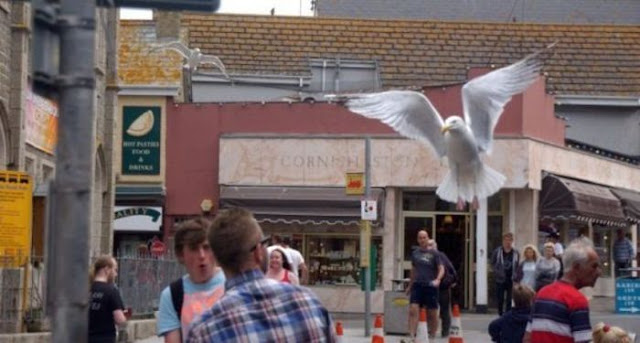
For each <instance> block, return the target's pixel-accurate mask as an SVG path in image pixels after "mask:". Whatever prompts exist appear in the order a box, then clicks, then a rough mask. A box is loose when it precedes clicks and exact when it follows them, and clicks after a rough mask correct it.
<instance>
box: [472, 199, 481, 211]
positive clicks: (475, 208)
mask: <svg viewBox="0 0 640 343" xmlns="http://www.w3.org/2000/svg"><path fill="white" fill-rule="evenodd" d="M479 207H480V204H479V203H478V197H477V196H474V197H473V201H472V202H471V209H472V210H473V211H476V210H478V208H479Z"/></svg>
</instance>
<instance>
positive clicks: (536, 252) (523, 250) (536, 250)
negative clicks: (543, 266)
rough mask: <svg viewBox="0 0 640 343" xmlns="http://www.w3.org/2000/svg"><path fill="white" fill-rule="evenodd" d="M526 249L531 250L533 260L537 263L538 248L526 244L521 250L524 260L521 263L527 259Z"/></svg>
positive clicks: (538, 256)
mask: <svg viewBox="0 0 640 343" xmlns="http://www.w3.org/2000/svg"><path fill="white" fill-rule="evenodd" d="M527 249H531V251H533V260H534V261H538V259H539V258H540V253H539V252H538V248H536V246H535V245H533V244H527V245H525V246H524V248H523V249H522V257H523V258H524V259H523V261H524V260H525V259H526V258H527Z"/></svg>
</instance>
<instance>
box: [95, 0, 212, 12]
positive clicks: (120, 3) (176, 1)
mask: <svg viewBox="0 0 640 343" xmlns="http://www.w3.org/2000/svg"><path fill="white" fill-rule="evenodd" d="M99 3H100V4H102V3H106V0H99ZM114 3H115V6H116V7H138V8H155V9H163V10H175V11H199V12H215V11H217V10H218V7H220V0H114Z"/></svg>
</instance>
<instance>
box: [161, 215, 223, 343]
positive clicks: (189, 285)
mask: <svg viewBox="0 0 640 343" xmlns="http://www.w3.org/2000/svg"><path fill="white" fill-rule="evenodd" d="M209 225H210V222H209V221H208V220H207V219H205V218H197V219H192V220H188V221H185V222H182V223H181V224H179V226H178V228H177V230H176V233H175V236H174V250H175V254H176V257H177V258H178V261H179V262H180V264H182V265H183V266H184V267H185V269H186V270H187V274H185V275H184V276H182V277H181V278H180V279H178V280H176V281H174V282H172V283H171V285H169V286H168V287H166V288H165V289H164V290H162V293H161V294H160V306H159V309H158V321H157V323H156V325H157V331H158V336H163V337H164V342H165V343H180V342H184V341H186V339H187V329H188V328H189V325H190V324H191V322H192V321H193V320H194V318H196V317H197V316H199V315H200V314H201V313H202V312H203V311H204V310H206V309H209V308H211V306H213V304H214V303H215V302H216V301H218V299H220V298H221V297H222V294H223V293H224V282H225V276H224V273H223V272H222V269H221V268H220V267H218V266H217V265H216V261H215V258H214V256H213V252H212V251H211V246H210V245H209V241H208V240H207V231H206V230H207V229H208V227H209Z"/></svg>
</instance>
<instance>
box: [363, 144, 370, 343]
mask: <svg viewBox="0 0 640 343" xmlns="http://www.w3.org/2000/svg"><path fill="white" fill-rule="evenodd" d="M370 196H371V138H370V137H367V138H366V140H365V146H364V198H365V199H366V200H369V199H370V198H369V197H370ZM365 225H367V226H368V228H367V232H368V233H369V235H368V237H366V239H367V240H368V242H367V246H368V247H369V249H367V254H369V256H371V223H370V222H369V221H367V222H366V223H365ZM371 263H372V261H369V265H368V266H367V267H366V268H365V269H364V270H365V272H364V290H365V291H364V292H365V296H364V313H365V315H364V336H365V337H369V335H370V333H371Z"/></svg>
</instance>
